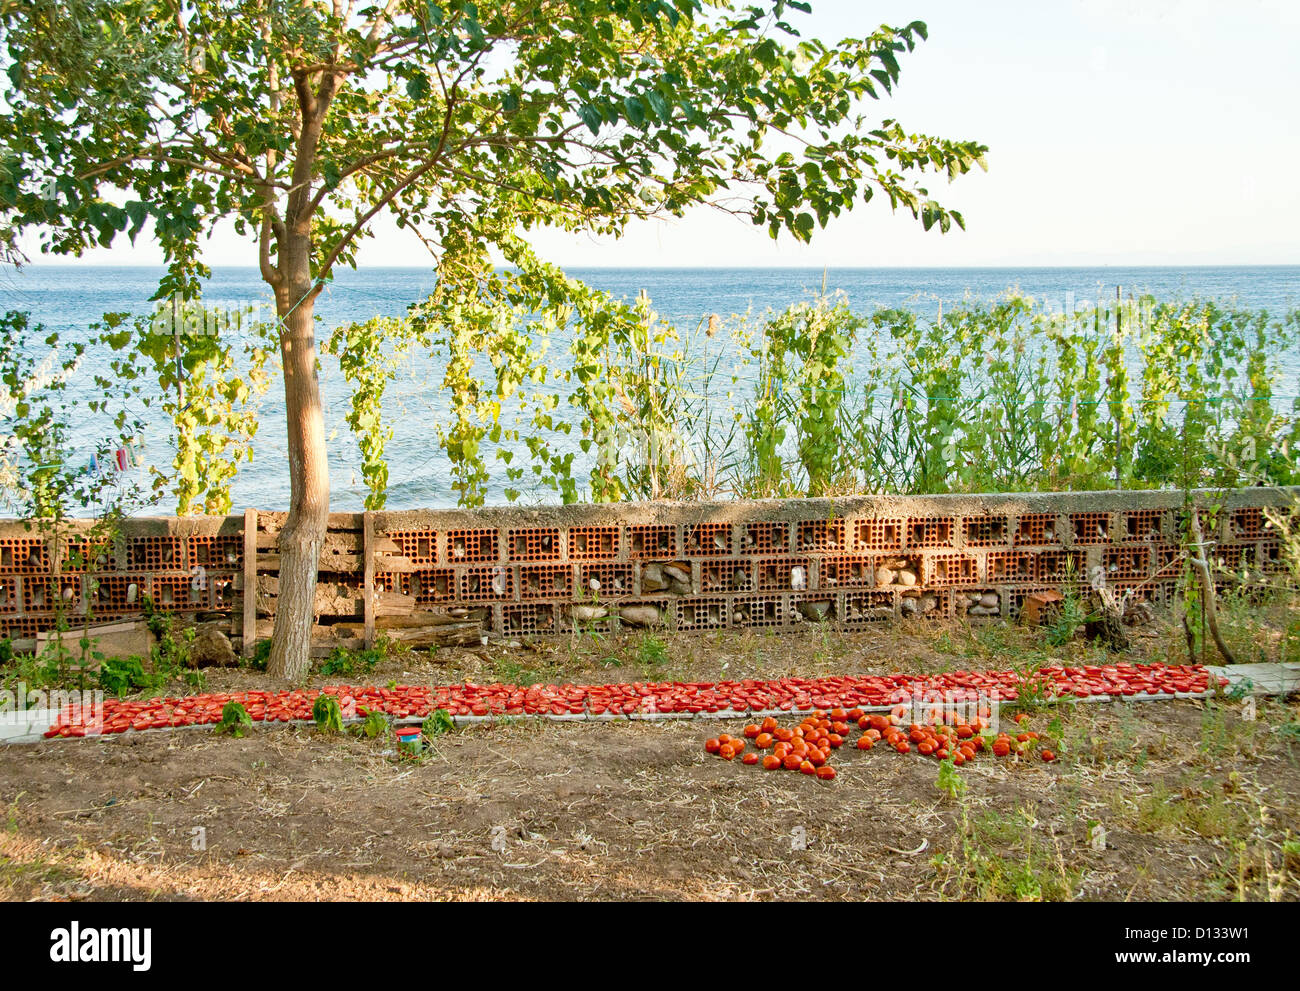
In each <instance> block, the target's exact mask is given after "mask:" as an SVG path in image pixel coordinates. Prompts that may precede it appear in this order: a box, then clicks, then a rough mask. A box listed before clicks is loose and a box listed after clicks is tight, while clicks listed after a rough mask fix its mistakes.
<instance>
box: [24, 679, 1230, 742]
mask: <svg viewBox="0 0 1300 991" xmlns="http://www.w3.org/2000/svg"><path fill="white" fill-rule="evenodd" d="M1037 677H1038V678H1040V679H1041V680H1042V682H1043V684H1044V685H1047V686H1050V693H1049V694H1055V695H1057V696H1074V697H1078V698H1086V697H1090V696H1098V695H1110V696H1134V695H1177V694H1203V693H1204V692H1206V691H1207V690H1208V689H1209V688H1210V684H1211V683H1210V677H1211V676H1210V674H1209V672H1208V671H1206V670H1205V669H1204V668H1203V667H1200V666H1199V665H1162V664H1114V665H1104V666H1097V667H1093V666H1088V667H1082V668H1066V667H1049V668H1043V669H1042V670H1041V671H1039V672H1038V675H1037ZM1021 681H1022V679H1021V677H1020V675H1019V674H1017V673H1016V672H1015V671H986V672H968V671H951V672H946V673H943V674H934V675H903V674H899V675H888V676H879V675H871V676H866V677H848V676H841V677H828V678H780V679H775V680H757V679H744V680H738V681H720V682H708V681H701V682H631V683H623V684H615V685H532V686H527V687H524V686H517V685H502V684H492V685H475V684H472V683H468V682H467V683H465V684H463V685H451V686H441V687H436V688H430V687H424V686H414V685H412V686H397V687H394V688H374V687H369V688H353V687H349V686H334V687H330V688H326V689H324V691H325V692H328V693H331V694H335V695H338V696H340V704H341V705H343V706H344V708H345V709H346V708H347V705H348V703H349V702H354V703H355V704H356V705H357V706H358V707H360V708H366V709H378V710H381V711H383V712H386V713H388V714H389V715H391V716H394V717H396V718H399V719H400V718H406V717H410V716H416V717H423V716H426V715H428V714H429V713H430V712H433V711H434V710H437V709H445V710H447V711H448V712H449V713H451V714H452V715H453V716H488V715H498V716H500V715H509V716H521V715H531V716H608V715H619V714H622V715H632V714H634V713H665V714H686V715H691V714H705V713H708V714H713V713H719V712H737V713H746V712H767V711H784V712H810V711H813V710H816V709H821V710H829V709H833V708H844V709H846V710H847V709H849V708H862V709H868V708H880V707H883V706H888V705H891V704H893V703H896V702H899V701H902V700H906V699H911V698H916V697H925V698H943V699H946V700H948V701H953V702H970V701H975V700H977V699H989V700H993V701H1013V700H1014V699H1015V698H1016V696H1017V693H1018V689H1019V686H1020V684H1021ZM319 694H320V692H319V691H317V690H298V691H280V692H266V691H249V692H233V693H214V694H208V695H194V696H189V697H184V698H165V699H150V700H148V701H130V700H122V699H108V700H106V701H105V702H104V706H103V726H102V730H99V731H101V732H104V733H121V732H125V731H126V730H129V729H134V730H146V729H160V728H163V727H170V726H190V725H197V724H203V723H216V722H219V721H220V719H221V710H222V708H223V707H224V706H225V704H226V703H227V702H239V703H241V704H242V705H243V706H244V707H245V708H246V709H247V710H248V714H249V715H250V716H251V717H252V718H253V719H254V720H255V721H259V720H261V721H268V722H270V721H277V720H278V721H286V722H287V721H289V720H297V719H310V718H311V707H312V704H313V703H314V702H315V700H316V697H317V696H318V695H319ZM91 715H92V713H91V712H89V711H81V712H79V711H75V710H70V711H65V712H64V713H62V714H61V715H60V718H59V720H58V722H56V723H55V725H54V726H53V727H51V729H50V731H49V732H47V733H46V736H84V735H86V733H87V732H88V731H94V730H93V729H92V728H91V727H90V726H88V724H87V720H88V718H89V717H90V716H91Z"/></svg>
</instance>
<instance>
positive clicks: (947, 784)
mask: <svg viewBox="0 0 1300 991" xmlns="http://www.w3.org/2000/svg"><path fill="white" fill-rule="evenodd" d="M934 786H935V787H936V788H938V789H939V790H940V791H941V792H943V793H944V794H945V795H947V796H948V797H949V798H952V799H956V798H960V797H961V795H962V794H963V793H964V792H965V791H966V782H965V780H964V779H963V778H962V776H961V775H960V774H958V773H957V765H956V764H954V763H953V762H952V758H951V757H949V758H947V759H945V760H942V761H940V762H939V777H938V778H936V779H935V782H934Z"/></svg>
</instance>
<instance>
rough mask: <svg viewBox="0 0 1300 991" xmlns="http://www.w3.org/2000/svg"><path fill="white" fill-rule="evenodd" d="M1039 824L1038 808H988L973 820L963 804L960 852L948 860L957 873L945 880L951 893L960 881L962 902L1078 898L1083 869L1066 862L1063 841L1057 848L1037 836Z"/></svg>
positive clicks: (958, 890) (958, 886)
mask: <svg viewBox="0 0 1300 991" xmlns="http://www.w3.org/2000/svg"><path fill="white" fill-rule="evenodd" d="M1038 825H1039V824H1038V821H1037V819H1036V818H1035V815H1034V810H1033V808H1032V807H1022V808H1020V809H1018V810H1017V811H1016V813H1015V814H1014V815H1012V816H1002V815H999V814H997V813H994V812H987V813H985V814H984V815H982V816H981V817H980V818H978V819H975V820H972V819H971V818H970V816H969V814H968V812H967V809H966V806H965V804H964V803H963V805H962V812H961V819H960V822H959V834H960V846H959V849H958V850H957V854H958V856H956V857H953V858H952V859H951V863H949V858H947V857H945V858H944V861H943V864H944V867H945V868H947V869H949V870H951V871H952V872H953V873H952V876H951V877H950V878H948V879H947V880H945V882H944V892H945V894H947V888H948V886H949V885H950V884H953V883H955V885H956V889H957V890H956V897H957V898H958V900H962V899H966V898H970V897H974V898H977V899H980V900H983V901H990V900H1014V901H1068V900H1070V899H1072V898H1073V897H1074V890H1075V887H1076V886H1077V884H1078V881H1079V877H1080V876H1081V873H1082V872H1081V871H1080V870H1079V869H1077V868H1070V867H1067V866H1066V863H1065V857H1064V854H1063V852H1062V850H1061V847H1060V844H1059V843H1055V844H1054V846H1055V849H1054V851H1053V850H1049V849H1048V848H1047V846H1046V844H1044V843H1042V842H1040V841H1038V840H1037V838H1036V836H1035V831H1036V830H1037V829H1038Z"/></svg>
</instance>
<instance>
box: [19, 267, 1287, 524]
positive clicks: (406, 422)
mask: <svg viewBox="0 0 1300 991" xmlns="http://www.w3.org/2000/svg"><path fill="white" fill-rule="evenodd" d="M160 274H161V270H160V269H157V268H150V267H135V268H107V267H94V268H90V267H72V266H53V265H35V266H31V267H29V268H26V269H24V270H23V271H21V272H13V271H11V270H6V271H0V311H4V310H26V311H28V312H29V313H30V314H31V316H32V319H33V321H35V322H40V323H42V324H44V325H45V326H46V327H47V328H48V329H52V330H53V329H57V330H60V331H63V332H68V331H74V332H75V331H79V330H84V328H85V327H86V326H87V325H88V324H89V323H91V322H92V321H94V320H96V319H98V318H99V317H100V315H101V314H103V313H105V312H110V311H129V312H137V313H146V312H148V311H149V310H150V309H151V304H150V303H149V302H148V300H149V297H150V296H152V295H153V293H154V291H155V289H156V288H157V284H158V279H159V276H160ZM570 274H571V275H573V276H575V277H577V278H580V279H583V280H584V281H586V282H587V283H588V284H590V285H592V286H594V287H596V288H600V289H605V290H609V291H610V292H612V293H613V294H615V295H618V296H627V297H629V298H631V297H634V296H635V295H636V293H637V292H638V291H639V290H645V291H646V292H647V293H649V295H650V297H651V299H652V300H653V302H654V307H655V309H656V310H657V311H658V312H659V313H660V314H661V316H663V317H664V318H665V319H668V320H670V321H672V322H674V323H676V324H677V325H678V326H679V327H680V328H682V329H683V330H691V329H693V328H695V327H696V326H698V324H699V322H700V321H701V319H705V318H707V315H708V314H711V313H718V314H722V315H723V316H726V315H729V314H732V313H738V312H744V311H745V310H747V309H750V308H752V309H753V310H754V311H755V312H761V311H762V310H764V309H767V308H768V307H771V308H774V309H783V308H785V307H786V306H788V305H789V304H791V303H793V302H796V301H798V300H800V299H805V298H807V297H808V296H809V295H810V294H811V293H814V292H817V291H819V290H820V289H821V288H822V285H823V280H824V283H825V286H826V288H827V289H830V290H836V289H839V290H843V291H844V292H845V293H846V294H847V295H848V298H849V302H850V304H851V305H852V306H853V307H854V309H856V310H860V311H866V310H871V309H874V308H876V307H878V306H906V307H912V308H916V309H918V310H920V311H924V312H933V311H934V309H935V308H936V307H937V306H938V304H939V303H940V302H943V303H945V304H948V303H953V302H956V301H959V300H961V299H962V298H963V297H965V296H967V295H968V294H969V295H973V296H977V297H984V298H990V297H994V296H997V295H998V294H1000V293H1003V292H1005V291H1006V290H1007V289H1008V288H1012V287H1018V288H1019V289H1020V290H1022V291H1024V292H1026V293H1028V294H1030V295H1032V296H1034V297H1036V298H1038V299H1040V300H1044V301H1046V302H1048V303H1049V304H1050V305H1051V306H1052V307H1053V308H1055V309H1060V308H1062V307H1073V306H1074V305H1075V304H1077V303H1082V302H1086V301H1091V300H1096V299H1099V298H1101V299H1113V298H1114V293H1115V288H1116V286H1121V287H1123V290H1124V294H1125V295H1126V296H1127V295H1128V294H1129V293H1130V292H1132V293H1142V292H1150V293H1152V294H1154V295H1156V296H1157V297H1159V298H1173V297H1190V296H1201V297H1215V298H1218V299H1221V300H1231V301H1235V302H1236V303H1238V304H1240V305H1242V306H1245V307H1250V308H1264V309H1268V310H1270V311H1275V312H1280V311H1283V310H1288V309H1292V308H1296V307H1300V266H1251V267H1193V268H1119V267H1104V268H1037V269H1034V268H1029V269H1026V268H980V269H831V270H829V271H826V272H823V271H821V270H808V269H784V268H783V269H721V268H719V269H610V268H606V269H573V270H571V271H570ZM432 286H433V275H432V273H431V272H430V271H429V270H427V269H413V268H411V269H403V268H371V269H365V270H363V271H360V272H353V271H344V272H342V273H341V274H340V275H339V276H338V278H337V280H336V281H335V283H334V284H333V285H332V286H330V287H329V288H328V289H326V291H325V292H324V293H323V294H322V295H321V297H320V299H319V300H318V301H317V304H316V313H317V316H318V317H319V318H320V322H321V325H322V333H321V336H322V337H323V336H326V334H327V332H328V331H329V330H331V329H333V328H334V327H337V326H340V325H343V324H348V323H352V322H355V321H359V320H365V319H368V318H370V317H373V316H376V315H387V316H399V315H401V314H402V313H404V312H405V310H406V308H407V306H409V305H410V304H411V303H413V302H416V301H418V300H420V299H422V298H423V297H424V296H426V295H427V294H428V292H429V291H430V290H431V288H432ZM204 300H205V302H206V303H207V304H208V305H239V304H248V303H251V302H257V301H261V302H264V303H269V295H268V294H267V292H266V290H265V286H264V284H263V283H262V282H261V280H260V278H259V276H258V273H257V271H256V269H253V268H218V269H215V270H214V271H213V275H212V279H211V280H210V281H209V283H208V284H207V286H206V288H205V292H204ZM720 346H721V345H720ZM93 366H94V361H93V359H92V367H93ZM321 377H322V387H323V393H324V402H325V415H326V432H327V435H328V436H329V438H330V440H329V450H330V460H331V477H332V486H333V500H332V503H333V506H334V507H335V508H336V509H340V510H344V509H358V508H360V507H361V505H362V500H363V498H364V496H365V490H364V487H363V486H362V484H361V480H360V472H359V468H358V464H359V459H358V457H357V452H356V444H355V442H354V440H353V438H352V436H351V434H350V433H349V431H348V428H347V426H346V423H345V421H344V417H345V414H346V411H347V399H348V388H347V383H346V382H345V381H344V379H343V377H342V375H341V374H340V373H339V371H338V368H337V365H335V364H334V362H333V360H332V359H331V358H330V357H329V356H325V357H323V359H322V367H321ZM440 378H441V370H440V368H439V367H438V366H437V365H436V363H434V362H431V361H417V362H415V363H414V364H413V365H412V367H411V368H410V369H409V370H408V371H405V372H404V373H402V374H399V377H398V380H397V381H396V382H395V383H394V384H393V385H392V386H390V390H389V402H388V408H391V414H389V413H388V409H386V416H388V417H389V418H390V419H392V421H393V423H394V425H395V428H396V434H395V436H394V438H393V440H392V441H390V443H389V446H388V459H389V466H390V480H391V484H390V490H389V501H388V506H389V508H392V509H400V508H410V507H418V506H429V507H436V506H447V505H452V504H454V502H455V496H454V493H453V492H452V490H451V488H450V483H449V475H448V470H447V462H446V459H445V458H443V457H442V455H441V453H440V451H439V450H438V448H437V444H436V440H435V436H436V435H435V434H434V431H433V424H434V423H435V422H437V419H438V418H439V415H440V414H441V413H442V412H443V411H444V410H445V405H444V403H443V400H442V396H441V394H440V390H439V389H438V388H437V385H438V382H439V381H440ZM1287 385H1288V387H1290V386H1294V385H1295V383H1294V382H1290V383H1288V384H1287ZM1292 391H1294V389H1292ZM280 394H281V384H280V383H279V382H278V381H273V382H272V384H271V388H270V391H269V392H268V394H267V396H266V398H265V400H264V402H263V405H262V407H261V414H260V429H259V435H258V439H257V444H256V457H255V460H254V462H253V463H252V464H251V465H249V466H246V467H245V468H243V469H242V470H241V472H240V475H239V478H238V480H237V482H236V484H235V508H236V509H239V508H242V507H243V506H257V507H260V508H282V507H284V506H285V505H286V504H287V501H288V491H289V490H288V477H287V474H286V471H285V456H286V446H285V440H284V413H283V407H282V405H281V402H280V399H279V396H280ZM161 436H162V435H161V434H160V435H159V436H158V437H154V438H150V437H146V442H145V449H146V452H147V454H148V456H152V457H160V458H162V459H163V460H164V461H165V460H167V458H168V456H169V455H168V453H167V451H166V444H165V442H164V441H163V440H162V439H161ZM503 484H504V482H503V480H499V481H498V482H497V483H496V485H495V487H494V488H493V489H492V490H491V492H490V495H489V501H492V502H500V501H504V496H503V495H502V488H503ZM525 493H526V494H525V500H526V501H546V500H547V498H548V494H549V493H548V491H547V490H545V489H542V490H537V491H530V490H527V489H525ZM162 508H164V509H166V508H167V507H165V506H164V507H162Z"/></svg>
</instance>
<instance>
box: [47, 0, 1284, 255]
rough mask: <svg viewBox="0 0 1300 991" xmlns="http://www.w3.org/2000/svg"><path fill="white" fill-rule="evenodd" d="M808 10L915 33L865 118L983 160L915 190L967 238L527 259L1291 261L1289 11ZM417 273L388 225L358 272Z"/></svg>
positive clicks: (890, 237)
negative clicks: (887, 91) (910, 49)
mask: <svg viewBox="0 0 1300 991" xmlns="http://www.w3.org/2000/svg"><path fill="white" fill-rule="evenodd" d="M812 3H813V8H814V13H813V15H812V16H811V17H809V16H803V15H800V14H798V12H797V11H791V12H790V14H791V16H790V20H791V21H792V22H793V23H795V24H796V25H797V26H799V27H800V29H801V31H802V32H803V33H804V34H805V35H806V36H814V35H816V36H820V37H822V38H823V39H824V40H827V41H833V40H834V39H836V38H840V37H844V36H853V35H862V34H865V33H867V32H868V31H869V30H870V29H871V28H872V27H874V26H876V25H878V24H880V23H891V24H904V23H907V22H908V21H910V20H914V19H919V20H923V21H925V22H926V23H927V24H928V26H929V29H930V40H929V41H927V42H925V43H923V44H921V45H920V47H919V48H918V49H917V50H916V52H914V53H912V54H911V55H910V56H907V57H905V58H904V59H903V60H902V68H903V74H902V80H901V83H900V85H899V86H898V87H897V88H896V90H895V93H896V95H895V96H894V97H893V98H889V99H886V100H883V101H881V102H880V104H879V105H878V107H877V108H876V110H874V111H873V112H877V113H879V115H880V116H891V117H896V118H897V119H899V120H900V121H901V122H902V124H903V125H904V126H905V127H907V128H908V129H909V130H912V131H924V132H929V133H932V134H936V135H940V136H944V137H951V138H968V139H976V140H979V141H982V142H983V143H984V144H986V145H988V146H989V154H988V163H989V171H988V173H982V172H978V171H976V172H974V173H972V174H970V175H968V176H965V177H962V178H960V179H958V180H957V181H956V182H955V183H953V184H952V185H948V184H947V182H946V180H944V179H942V178H940V177H933V178H932V179H931V181H930V185H929V188H930V192H931V194H932V195H934V196H935V198H936V199H939V200H940V201H941V202H943V203H945V205H948V206H950V207H955V208H957V209H959V210H961V211H962V212H963V213H964V214H965V217H966V226H967V229H966V231H964V232H962V231H958V230H956V229H954V230H953V231H952V232H950V233H949V234H946V235H940V234H939V233H938V231H937V229H936V230H934V231H931V232H929V233H924V232H923V231H922V229H921V226H920V224H919V223H917V222H915V221H913V220H912V219H911V216H910V214H901V213H900V214H899V215H897V216H893V215H891V214H890V212H889V209H888V206H887V205H885V204H881V203H878V202H877V203H873V204H871V205H870V206H869V207H862V208H859V209H857V210H854V211H853V213H852V214H849V215H846V216H843V217H841V218H839V219H837V220H835V221H833V222H832V223H831V225H830V226H829V227H828V228H827V229H826V230H818V231H817V233H816V234H815V235H814V237H813V242H812V244H811V245H807V246H804V245H796V244H795V243H794V242H793V241H792V240H788V239H783V240H782V241H781V242H773V241H772V240H771V239H770V238H769V237H768V235H767V233H766V230H765V229H759V228H754V227H752V226H750V225H749V224H748V223H747V222H743V221H738V220H735V219H734V218H730V217H725V216H723V215H720V214H717V213H715V212H713V211H707V210H701V211H698V212H696V213H693V214H691V215H689V216H688V217H686V218H685V219H683V220H677V221H671V222H651V223H644V224H640V225H638V226H636V227H635V228H633V229H632V230H631V231H630V232H629V233H628V234H627V235H626V236H625V237H624V238H623V239H622V240H620V241H617V242H615V241H612V240H597V239H593V238H575V237H572V236H569V235H564V234H558V233H554V234H544V235H542V236H540V237H539V238H538V239H537V244H538V246H539V247H540V248H541V249H542V251H543V254H544V255H545V256H546V257H547V258H548V259H550V260H552V261H555V262H558V263H560V264H562V265H567V266H572V267H583V266H628V267H640V266H655V265H663V266H696V265H700V266H749V265H754V266H770V265H795V266H810V267H823V266H829V267H836V268H845V267H857V266H868V267H876V266H894V265H907V266H978V265H1012V266H1021V265H1104V264H1112V265H1144V264H1150V265H1227V264H1243V265H1245V264H1300V234H1298V233H1297V232H1298V231H1300V180H1297V163H1300V126H1298V125H1297V109H1296V101H1297V98H1298V97H1300V58H1298V57H1297V54H1296V43H1297V38H1298V37H1300V3H1297V2H1295V0H1235V2H1232V3H1224V2H1211V0H1140V2H1136V3H1135V2H1125V0H1047V2H1037V3H1031V2H1009V0H1003V2H998V0H986V2H971V0H884V2H874V0H812ZM30 244H31V245H32V247H33V248H34V245H35V242H34V240H33V241H31V242H30ZM253 251H254V248H253V246H252V244H251V242H245V241H241V239H240V238H239V237H238V236H237V235H235V233H234V232H233V230H225V231H220V232H218V234H217V235H216V236H215V237H214V238H213V239H212V241H211V242H210V243H209V246H208V249H207V250H206V252H205V260H206V261H207V262H208V263H209V264H212V265H253V264H255V263H256V257H255V255H254V254H253ZM33 254H34V252H33ZM422 257H425V255H424V251H423V249H422V248H421V247H419V245H418V242H415V241H414V240H413V239H412V238H411V237H410V235H405V234H402V233H400V232H397V231H396V230H394V229H393V228H391V227H388V228H381V229H380V233H379V235H378V236H377V237H376V238H373V239H371V240H369V241H367V242H366V243H365V244H364V245H363V247H362V249H361V254H360V264H361V265H363V266H364V265H374V266H379V265H410V264H413V263H415V264H419V259H420V258H422ZM33 260H34V261H36V262H38V263H39V262H40V261H41V260H43V259H39V258H35V257H34V258H33ZM48 260H49V261H51V262H66V261H69V259H59V258H51V259H48ZM85 260H86V261H88V262H91V263H96V264H155V263H157V262H159V261H160V260H161V254H160V253H159V251H158V250H157V247H156V246H155V245H152V244H147V243H146V238H145V236H143V235H142V236H141V238H140V241H139V243H138V244H137V245H136V246H135V247H131V246H130V245H129V244H128V243H127V242H126V241H125V240H123V242H122V246H121V247H117V248H113V249H111V250H96V251H94V252H93V253H91V254H89V255H87V256H86V259H85Z"/></svg>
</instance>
